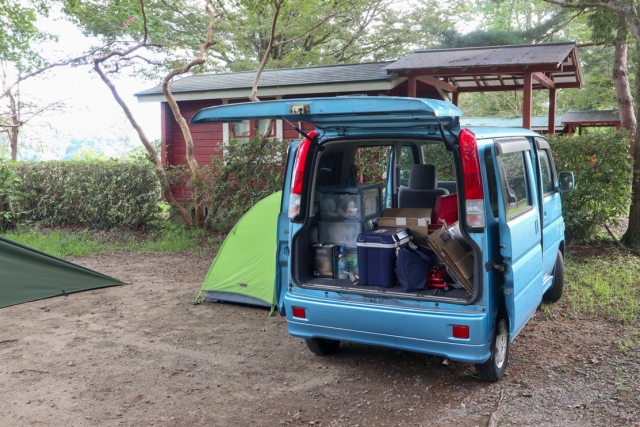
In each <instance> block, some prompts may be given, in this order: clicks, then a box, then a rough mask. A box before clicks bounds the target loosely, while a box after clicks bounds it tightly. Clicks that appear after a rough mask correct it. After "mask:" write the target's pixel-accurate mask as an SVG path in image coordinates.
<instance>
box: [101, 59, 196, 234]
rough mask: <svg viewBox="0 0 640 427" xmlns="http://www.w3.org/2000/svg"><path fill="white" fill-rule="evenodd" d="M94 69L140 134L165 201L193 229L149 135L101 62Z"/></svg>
mask: <svg viewBox="0 0 640 427" xmlns="http://www.w3.org/2000/svg"><path fill="white" fill-rule="evenodd" d="M93 69H94V70H95V71H96V73H98V75H99V76H100V78H101V79H102V81H103V82H104V84H105V85H107V87H108V88H109V90H110V91H111V94H112V95H113V97H114V99H115V100H116V102H117V103H118V105H120V108H122V111H124V114H125V115H126V116H127V119H129V123H131V126H132V127H133V128H134V129H135V130H136V132H137V133H138V137H139V138H140V142H142V145H144V148H146V149H147V152H148V153H149V156H148V158H149V161H150V162H151V163H152V164H153V167H154V168H155V170H156V175H157V176H158V179H159V181H160V186H161V188H162V195H163V196H164V198H165V200H166V201H167V202H168V203H169V204H170V205H171V207H172V208H174V209H175V210H176V211H177V212H178V214H179V215H180V217H181V218H182V220H183V221H184V223H185V224H186V225H187V227H188V228H193V220H192V219H191V215H189V212H187V210H186V209H185V208H184V207H183V206H182V205H181V204H180V203H178V201H177V200H176V199H175V197H173V193H172V192H171V186H170V185H169V180H168V179H167V173H166V171H165V169H164V165H163V164H162V161H161V160H160V156H158V151H157V150H156V149H155V148H154V146H153V144H151V142H150V141H149V139H148V138H147V135H146V134H145V133H144V131H143V130H142V127H140V125H139V124H138V121H137V120H136V119H135V117H133V113H131V110H130V109H129V106H128V105H127V103H126V102H124V100H123V99H122V97H121V96H120V94H119V93H118V90H117V89H116V87H115V86H114V84H113V82H112V81H111V80H110V79H109V77H107V75H106V74H105V72H104V71H103V70H102V68H101V67H100V62H99V60H94V64H93Z"/></svg>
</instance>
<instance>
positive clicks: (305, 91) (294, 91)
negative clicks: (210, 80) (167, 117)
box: [134, 75, 407, 102]
mask: <svg viewBox="0 0 640 427" xmlns="http://www.w3.org/2000/svg"><path fill="white" fill-rule="evenodd" d="M405 80H407V78H406V77H398V76H397V75H396V76H393V77H392V78H385V79H380V80H358V81H350V82H333V83H313V84H298V85H287V86H259V87H258V89H259V94H260V97H264V98H271V97H278V96H288V95H315V94H320V93H331V92H358V91H360V92H370V91H376V90H380V91H388V90H391V89H393V88H395V87H396V86H398V85H399V84H401V83H402V82H404V81H405ZM250 92H251V88H250V87H246V88H233V89H219V90H205V91H189V92H175V93H173V96H174V98H175V99H176V101H195V100H202V99H248V98H249V93H250ZM134 96H135V97H136V98H137V99H138V102H165V101H166V98H165V96H164V93H152V94H145V93H144V92H141V93H136V94H134Z"/></svg>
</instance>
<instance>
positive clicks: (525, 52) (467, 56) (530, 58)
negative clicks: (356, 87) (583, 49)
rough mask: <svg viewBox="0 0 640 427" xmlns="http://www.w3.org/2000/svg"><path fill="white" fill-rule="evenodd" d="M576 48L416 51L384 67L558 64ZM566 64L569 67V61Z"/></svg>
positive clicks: (543, 46)
mask: <svg viewBox="0 0 640 427" xmlns="http://www.w3.org/2000/svg"><path fill="white" fill-rule="evenodd" d="M575 48H576V44H575V43H574V42H567V43H543V44H533V45H530V44H527V45H512V46H490V47H475V48H460V49H434V50H420V51H416V52H414V53H412V54H411V55H409V56H407V57H406V58H403V59H400V60H398V61H396V62H394V63H393V64H390V65H388V66H386V67H385V69H386V70H388V71H396V70H413V69H418V68H459V67H491V66H504V65H531V64H559V63H561V62H564V61H565V60H566V59H567V56H568V55H569V54H570V53H571V51H572V50H573V49H575ZM567 65H573V63H572V62H571V60H570V62H569V63H568V64H567Z"/></svg>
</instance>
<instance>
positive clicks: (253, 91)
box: [249, 0, 284, 102]
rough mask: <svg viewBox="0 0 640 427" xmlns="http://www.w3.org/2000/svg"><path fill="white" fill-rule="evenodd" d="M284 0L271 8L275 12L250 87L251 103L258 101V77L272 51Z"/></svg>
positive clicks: (276, 0)
mask: <svg viewBox="0 0 640 427" xmlns="http://www.w3.org/2000/svg"><path fill="white" fill-rule="evenodd" d="M283 1H284V0H274V1H273V6H274V7H275V10H274V12H273V19H272V20H271V36H270V37H269V44H268V45H267V49H266V50H265V52H264V55H262V61H260V66H259V67H258V70H257V71H256V75H255V77H254V79H253V86H252V87H251V93H250V94H249V99H250V100H251V101H252V102H256V101H260V100H259V99H258V82H259V81H260V76H261V75H262V72H263V71H264V67H265V66H266V65H267V61H268V60H269V55H271V51H272V50H273V39H274V38H275V37H276V24H277V23H278V15H280V6H282V2H283Z"/></svg>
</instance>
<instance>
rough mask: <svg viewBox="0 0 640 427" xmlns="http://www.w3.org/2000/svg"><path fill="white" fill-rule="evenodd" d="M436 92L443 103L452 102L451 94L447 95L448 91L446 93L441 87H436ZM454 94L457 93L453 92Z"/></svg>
mask: <svg viewBox="0 0 640 427" xmlns="http://www.w3.org/2000/svg"><path fill="white" fill-rule="evenodd" d="M436 90H437V91H438V93H439V94H440V96H441V97H442V100H443V101H447V102H451V98H449V94H448V93H447V91H445V90H444V89H440V88H439V87H436ZM453 93H455V92H453Z"/></svg>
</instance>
